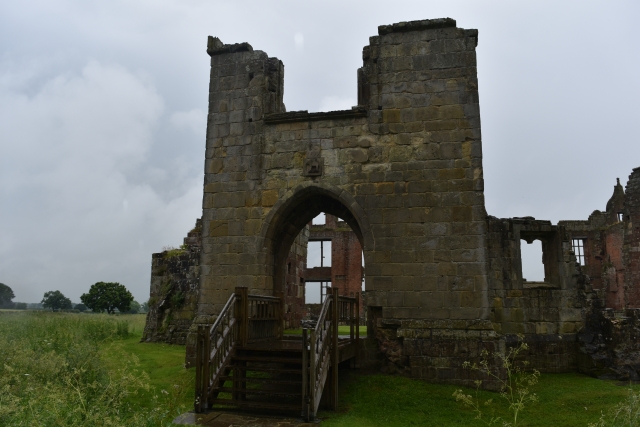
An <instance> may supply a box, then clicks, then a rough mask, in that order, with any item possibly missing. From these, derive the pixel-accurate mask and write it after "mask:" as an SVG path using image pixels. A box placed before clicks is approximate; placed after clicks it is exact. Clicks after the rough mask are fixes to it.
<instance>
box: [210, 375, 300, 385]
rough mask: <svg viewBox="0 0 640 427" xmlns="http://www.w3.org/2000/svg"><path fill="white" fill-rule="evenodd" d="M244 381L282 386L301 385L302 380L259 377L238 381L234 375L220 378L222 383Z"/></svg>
mask: <svg viewBox="0 0 640 427" xmlns="http://www.w3.org/2000/svg"><path fill="white" fill-rule="evenodd" d="M235 380H238V381H243V382H251V383H262V384H280V385H298V386H299V385H301V384H302V380H299V381H298V380H291V379H286V380H279V379H277V378H257V377H245V378H242V379H238V378H236V377H234V376H233V375H223V376H221V377H220V381H224V382H226V381H235Z"/></svg>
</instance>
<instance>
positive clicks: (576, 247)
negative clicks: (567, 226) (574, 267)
mask: <svg viewBox="0 0 640 427" xmlns="http://www.w3.org/2000/svg"><path fill="white" fill-rule="evenodd" d="M571 247H572V248H573V253H574V254H575V255H576V260H577V261H578V264H580V265H585V264H584V261H585V260H584V239H571Z"/></svg>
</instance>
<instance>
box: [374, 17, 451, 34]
mask: <svg viewBox="0 0 640 427" xmlns="http://www.w3.org/2000/svg"><path fill="white" fill-rule="evenodd" d="M455 26H456V20H455V19H451V18H438V19H423V20H420V21H409V22H397V23H395V24H391V25H380V26H379V27H378V34H379V35H381V36H383V35H385V34H389V33H405V32H408V31H420V30H435V29H438V28H448V27H455Z"/></svg>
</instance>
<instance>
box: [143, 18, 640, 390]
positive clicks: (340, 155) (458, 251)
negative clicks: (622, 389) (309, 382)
mask: <svg viewBox="0 0 640 427" xmlns="http://www.w3.org/2000/svg"><path fill="white" fill-rule="evenodd" d="M476 44H477V31H476V30H464V29H460V28H456V26H455V21H453V20H451V19H442V20H431V21H415V22H411V23H399V24H394V25H390V26H382V27H379V35H378V36H375V37H372V38H371V39H370V44H369V46H366V47H365V48H364V49H363V67H362V68H360V69H359V70H358V106H357V107H354V108H353V109H352V110H346V111H338V112H328V113H308V112H306V111H301V112H290V113H287V112H285V109H284V105H283V104H282V93H283V87H284V86H283V85H284V83H283V82H284V77H283V75H284V66H283V64H282V62H281V61H279V60H278V59H277V58H269V57H268V56H267V55H266V54H265V53H264V52H261V51H254V50H253V49H252V47H251V46H250V45H248V44H247V43H242V44H236V45H224V44H223V43H222V42H221V41H220V40H218V39H215V38H210V40H209V46H208V53H209V54H210V55H211V84H210V94H209V118H208V125H207V149H206V163H205V184H204V197H203V220H202V221H203V222H202V250H201V257H200V284H199V287H198V303H197V308H196V312H195V316H194V321H193V324H192V325H191V330H192V331H193V330H194V328H195V327H196V325H197V324H210V323H211V322H212V321H213V320H214V319H215V316H216V314H217V313H218V312H219V310H220V309H221V307H222V305H223V304H224V303H225V302H226V300H227V299H228V297H229V295H230V294H231V292H232V291H233V289H234V288H235V287H236V286H247V287H248V288H249V289H250V292H251V293H257V294H267V295H268V294H273V293H276V292H287V298H288V299H287V304H288V306H289V305H291V306H295V305H296V304H299V303H300V289H297V290H294V287H293V283H294V282H295V283H296V284H298V283H299V280H300V278H301V276H300V275H299V273H300V271H299V269H300V268H302V267H300V266H301V262H302V254H303V251H302V247H303V246H304V243H305V242H300V241H296V239H297V238H298V237H299V236H300V235H301V234H299V233H300V231H301V230H304V229H305V227H306V225H307V224H308V223H309V222H310V221H311V219H312V218H313V217H315V216H316V215H317V214H318V213H320V212H327V213H328V214H330V215H333V216H335V217H339V218H341V219H343V220H345V222H346V223H347V224H348V225H349V227H350V228H351V229H352V230H353V233H354V234H355V235H356V237H357V240H358V242H359V243H360V244H361V247H362V249H363V251H364V257H365V261H366V275H367V276H366V282H367V285H366V288H367V298H366V306H367V315H368V326H369V337H368V344H367V347H368V348H375V349H376V350H377V356H375V357H374V358H375V360H376V361H377V362H379V363H380V364H381V365H383V366H381V369H383V370H386V371H387V372H402V373H407V374H410V375H412V376H415V377H418V378H424V379H427V380H430V381H436V382H448V383H456V384H466V385H472V384H473V379H474V378H473V377H472V376H470V373H469V372H468V371H467V370H465V369H463V367H462V364H463V362H465V361H472V362H473V361H477V360H478V358H479V355H480V352H481V351H482V350H488V351H490V352H491V351H500V350H504V349H505V348H507V347H508V346H511V345H515V343H516V338H515V337H516V336H517V334H522V335H523V336H524V338H525V340H526V341H527V342H528V343H529V345H530V350H529V355H528V357H529V359H530V361H531V362H532V366H533V367H535V368H538V369H540V370H541V371H544V372H566V371H575V370H583V371H585V372H590V373H594V372H595V371H594V370H593V369H591V368H589V367H590V366H595V365H596V362H593V360H595V359H597V358H598V357H600V356H599V355H598V354H596V353H597V352H594V351H591V350H589V349H591V347H589V348H587V344H589V345H592V344H591V343H594V342H596V343H598V342H600V343H605V345H606V343H607V342H608V341H607V336H608V335H607V334H613V333H614V332H611V331H613V330H614V329H612V328H610V327H608V326H606V325H607V324H608V323H607V321H603V320H602V319H611V318H612V317H611V316H609V315H607V316H605V315H604V314H603V311H602V310H603V309H604V308H605V307H606V306H607V304H611V305H612V306H614V307H615V308H625V309H627V308H630V307H632V306H633V305H634V304H637V303H638V302H639V298H638V295H640V294H639V293H638V292H639V289H640V283H638V279H639V278H638V274H640V258H639V257H640V250H638V248H639V247H640V240H639V239H640V232H638V224H640V217H638V215H640V198H639V197H638V194H639V193H640V191H639V189H640V186H639V185H638V181H639V179H638V177H639V175H640V169H635V170H634V172H633V174H632V176H631V179H630V181H629V184H627V192H626V196H625V200H624V207H623V209H624V215H625V219H624V221H623V223H622V224H609V225H607V224H608V223H607V221H609V219H610V218H611V216H610V215H609V216H607V218H605V219H604V220H603V219H598V218H599V217H598V215H595V216H594V215H592V217H593V218H591V217H590V219H589V221H586V222H579V221H578V222H576V221H566V222H564V223H559V224H558V225H555V226H554V225H552V224H551V223H550V222H548V221H539V220H535V219H533V218H513V219H498V218H494V217H490V216H487V214H486V212H485V207H484V195H483V179H482V151H481V136H480V115H479V101H478V89H477V88H478V82H477V76H476V56H475V47H476ZM616 206H617V205H616ZM612 209H614V210H615V209H617V207H614V208H612ZM608 210H609V209H608ZM612 212H613V211H612ZM592 220H593V221H592ZM603 221H604V222H603ZM578 223H580V224H578ZM634 224H635V225H634ZM580 227H582V229H581V228H580ZM603 227H604V228H603ZM634 227H635V228H634ZM620 230H621V231H620ZM576 233H587V235H584V236H581V237H582V238H585V239H586V242H588V243H590V244H591V243H593V248H591V247H590V248H589V249H586V252H587V257H588V261H587V262H588V263H587V265H586V266H585V267H584V268H583V267H580V266H578V265H576V257H575V254H574V253H573V251H572V247H571V239H572V236H573V237H575V236H577V234H576ZM620 233H622V234H620ZM303 234H304V233H303ZM309 236H310V235H306V237H305V238H307V239H308V238H309ZM521 240H525V241H533V240H541V241H542V246H543V256H544V264H545V279H544V281H542V282H527V281H525V280H524V279H523V278H522V267H521V258H520V244H521ZM619 242H623V249H622V250H621V251H620V250H619V251H618V252H616V249H615V248H619ZM292 247H293V249H291V248H292ZM598 251H600V252H603V251H604V252H605V253H606V257H603V256H602V254H600V255H596V253H597V252H598ZM598 253H599V252H598ZM597 256H600V257H601V258H602V260H600V261H602V267H603V268H601V267H600V266H597V264H592V263H591V261H589V260H591V259H592V257H594V258H593V259H596V257H597ZM154 262H155V258H154ZM289 262H291V263H292V266H293V267H295V268H294V270H295V269H298V271H294V273H291V271H290V270H289V269H288V263H289ZM594 262H595V261H594ZM608 263H610V264H612V267H611V266H609V264H608ZM605 265H606V266H609V267H608V268H604V266H605ZM611 268H613V271H612V270H611ZM621 271H622V272H621ZM621 274H622V276H621ZM592 277H593V279H592ZM332 280H334V279H333V278H332ZM337 282H338V281H337V280H336V283H337ZM614 282H615V286H616V288H615V289H614V286H613V283H614ZM158 283H160V282H158ZM621 283H624V285H623V286H622V287H621V286H620V284H621ZM156 288H157V285H156ZM607 289H608V290H607ZM604 290H607V292H609V293H612V294H615V295H613V296H611V295H608V294H607V292H605V291H604ZM153 292H154V282H153V280H152V294H153ZM289 293H291V295H289ZM623 302H624V307H621V305H622V304H623ZM296 316H297V314H292V315H291V316H290V319H291V320H290V321H291V322H295V321H296V319H297V317H296ZM621 316H622V317H620V318H625V316H624V315H621ZM626 317H629V316H626ZM631 317H633V316H631ZM613 318H617V317H615V316H614V317H613ZM589 319H600V320H598V321H591V320H589ZM150 321H154V320H153V319H151V320H150ZM155 322H156V328H157V325H159V324H160V323H162V322H159V321H158V320H155ZM609 323H611V322H609ZM585 324H587V325H590V326H589V327H590V328H591V329H589V330H590V331H591V332H589V334H591V335H593V336H594V337H595V338H593V339H591V341H589V336H591V335H589V334H587V335H585V334H584V331H586V330H587V329H588V328H587V327H585ZM624 324H625V325H627V324H629V325H632V326H631V328H634V327H635V326H634V325H635V324H636V322H635V320H629V321H626V323H624ZM595 325H600V326H599V329H597V328H596V326H595ZM607 328H608V329H607ZM183 329H184V327H183ZM596 329H597V330H596ZM615 330H617V331H620V330H621V329H620V328H618V329H615ZM622 330H623V332H616V333H617V334H618V336H620V337H624V336H636V335H634V333H632V332H629V331H630V330H629V329H628V328H627V329H625V328H622ZM598 331H599V332H598ZM581 334H582V335H581ZM621 339H622V338H621ZM594 340H595V341H594ZM587 341H589V342H588V343H587ZM192 347H193V343H190V342H189V339H188V338H187V361H189V360H190V358H191V357H193V348H192ZM596 347H598V346H596ZM598 348H599V347H598ZM625 363H627V364H628V365H631V364H632V363H631V362H629V361H627V362H625ZM590 364H591V365H590ZM598 366H602V364H600V365H598ZM639 366H640V365H639ZM589 369H591V370H589ZM607 369H609V372H614V370H612V369H611V368H610V367H609V368H607ZM634 369H635V368H634Z"/></svg>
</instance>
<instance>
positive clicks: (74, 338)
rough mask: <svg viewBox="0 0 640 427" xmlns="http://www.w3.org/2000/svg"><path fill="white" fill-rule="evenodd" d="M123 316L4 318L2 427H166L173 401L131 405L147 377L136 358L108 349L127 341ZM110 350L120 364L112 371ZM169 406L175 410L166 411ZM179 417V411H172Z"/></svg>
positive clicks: (0, 336) (0, 329)
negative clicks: (109, 361)
mask: <svg viewBox="0 0 640 427" xmlns="http://www.w3.org/2000/svg"><path fill="white" fill-rule="evenodd" d="M125 319H126V316H121V317H114V316H106V315H86V314H68V313H43V312H26V313H25V312H17V313H10V312H3V313H1V314H0V425H3V426H4V425H6V426H71V425H73V426H134V427H136V426H163V425H169V424H170V420H171V418H172V417H173V416H175V415H176V414H175V412H177V411H176V410H175V409H176V408H172V406H173V405H169V404H168V403H169V402H168V400H169V398H170V396H166V395H164V394H160V396H156V397H155V401H154V405H152V406H153V407H152V408H145V409H144V410H143V411H141V410H140V408H139V407H138V406H137V405H134V404H133V402H135V396H136V395H137V394H139V393H148V392H149V388H150V386H149V377H148V375H147V374H146V373H145V372H143V371H142V370H141V369H140V368H139V363H138V360H137V358H136V357H135V356H134V355H131V354H128V353H126V352H124V351H122V350H121V349H120V347H119V346H118V345H110V343H116V342H118V341H119V340H123V339H125V338H127V337H129V334H130V329H131V328H130V323H129V322H128V321H127V320H125ZM105 352H109V357H110V358H112V359H113V358H114V354H113V353H114V352H119V354H117V355H115V357H117V358H118V360H119V363H118V366H117V367H115V368H114V367H113V366H110V365H109V364H108V363H107V360H106V359H105ZM168 408H172V409H173V411H169V409H168ZM170 412H174V413H170Z"/></svg>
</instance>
